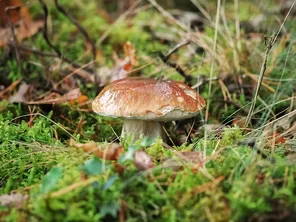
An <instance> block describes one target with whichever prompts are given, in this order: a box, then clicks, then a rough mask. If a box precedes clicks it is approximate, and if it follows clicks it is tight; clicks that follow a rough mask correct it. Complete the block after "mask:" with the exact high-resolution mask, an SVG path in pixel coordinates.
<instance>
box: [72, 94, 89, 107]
mask: <svg viewBox="0 0 296 222" xmlns="http://www.w3.org/2000/svg"><path fill="white" fill-rule="evenodd" d="M87 101H88V97H87V96H85V95H80V96H79V97H78V98H77V99H74V100H70V101H69V103H70V105H74V104H77V105H82V104H85V103H86V102H87Z"/></svg>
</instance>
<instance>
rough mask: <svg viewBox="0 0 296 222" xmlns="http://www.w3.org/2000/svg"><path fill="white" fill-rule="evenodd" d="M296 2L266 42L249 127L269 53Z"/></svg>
mask: <svg viewBox="0 0 296 222" xmlns="http://www.w3.org/2000/svg"><path fill="white" fill-rule="evenodd" d="M295 3H296V0H295V1H294V2H293V4H292V5H291V7H290V9H289V11H288V13H287V15H286V17H285V19H284V21H283V23H282V24H281V26H280V28H279V30H278V32H277V33H276V35H275V36H271V37H270V39H269V41H268V43H267V44H266V50H265V54H264V60H263V64H262V66H261V70H260V73H259V78H258V83H257V87H256V91H255V95H254V98H253V100H252V103H251V107H250V111H249V113H248V116H247V119H246V123H245V127H247V126H248V125H249V124H250V121H251V118H252V115H253V112H254V108H255V105H256V101H257V97H258V93H259V90H260V87H261V84H262V81H263V77H264V73H265V70H266V65H267V60H268V55H269V53H270V50H271V49H272V47H273V46H274V44H275V42H276V40H277V38H278V36H279V34H280V32H281V30H282V28H283V27H284V24H285V23H286V21H287V18H288V16H289V14H290V12H291V10H292V8H293V7H294V5H295Z"/></svg>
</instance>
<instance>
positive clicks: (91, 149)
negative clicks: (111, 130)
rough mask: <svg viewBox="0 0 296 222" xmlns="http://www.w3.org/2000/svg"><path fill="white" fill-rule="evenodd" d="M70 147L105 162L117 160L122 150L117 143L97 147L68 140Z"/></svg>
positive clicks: (90, 143)
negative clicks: (91, 154)
mask: <svg viewBox="0 0 296 222" xmlns="http://www.w3.org/2000/svg"><path fill="white" fill-rule="evenodd" d="M70 146H73V147H76V148H81V149H83V151H84V152H88V153H94V154H95V155H96V156H98V157H100V158H102V159H105V160H118V159H119V156H120V154H121V153H123V151H124V148H123V146H121V145H120V144H118V143H109V144H106V145H99V144H97V143H95V142H88V143H77V142H75V141H74V140H72V139H71V140H70Z"/></svg>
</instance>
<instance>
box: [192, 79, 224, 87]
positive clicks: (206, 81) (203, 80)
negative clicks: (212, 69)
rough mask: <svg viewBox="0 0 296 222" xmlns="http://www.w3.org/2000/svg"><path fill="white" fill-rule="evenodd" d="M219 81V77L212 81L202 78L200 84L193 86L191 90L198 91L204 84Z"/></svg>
mask: <svg viewBox="0 0 296 222" xmlns="http://www.w3.org/2000/svg"><path fill="white" fill-rule="evenodd" d="M218 80H219V78H218V77H215V78H212V79H210V78H207V79H206V78H204V76H202V77H201V80H200V81H199V82H198V83H196V84H195V85H193V86H192V87H191V88H192V89H197V88H199V87H201V86H202V85H204V84H206V83H208V82H210V81H218Z"/></svg>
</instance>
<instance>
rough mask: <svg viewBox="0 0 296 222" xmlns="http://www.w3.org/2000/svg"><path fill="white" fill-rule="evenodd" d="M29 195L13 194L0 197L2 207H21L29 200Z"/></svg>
mask: <svg viewBox="0 0 296 222" xmlns="http://www.w3.org/2000/svg"><path fill="white" fill-rule="evenodd" d="M28 198H29V196H28V195H27V194H20V193H12V194H4V195H1V196H0V205H2V206H5V207H17V208H19V207H21V206H22V205H23V203H24V202H25V201H26V200H28Z"/></svg>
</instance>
